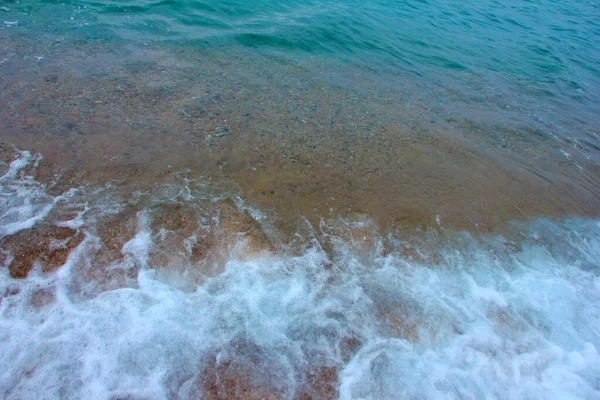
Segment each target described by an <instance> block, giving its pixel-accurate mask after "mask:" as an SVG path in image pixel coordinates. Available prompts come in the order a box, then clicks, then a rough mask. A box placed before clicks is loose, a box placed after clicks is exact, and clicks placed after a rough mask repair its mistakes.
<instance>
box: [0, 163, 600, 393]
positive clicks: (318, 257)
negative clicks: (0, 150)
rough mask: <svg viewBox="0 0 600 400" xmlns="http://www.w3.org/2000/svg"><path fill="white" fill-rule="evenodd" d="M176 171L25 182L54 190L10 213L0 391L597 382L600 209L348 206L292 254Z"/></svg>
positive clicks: (529, 387) (449, 387) (501, 386)
mask: <svg viewBox="0 0 600 400" xmlns="http://www.w3.org/2000/svg"><path fill="white" fill-rule="evenodd" d="M21 157H25V156H24V155H23V154H22V155H21ZM23 160H24V161H23V162H26V163H34V162H35V161H34V160H35V159H34V158H31V157H30V158H23ZM17 167H19V165H17V164H15V166H14V170H17ZM11 168H12V165H11ZM19 168H20V169H18V171H23V168H24V167H19ZM11 173H12V172H11ZM8 176H9V175H8V173H6V174H5V175H4V177H6V179H5V180H4V181H3V182H2V184H3V185H7V187H10V185H17V186H18V184H17V183H16V182H18V181H19V180H23V179H24V178H23V176H22V175H19V173H12V175H10V176H11V178H8ZM182 176H183V177H182ZM4 177H3V179H4ZM32 179H33V178H32ZM168 179H170V180H169V181H167V182H165V183H164V184H161V185H152V186H151V187H140V188H138V189H139V190H136V191H134V192H133V193H134V195H132V196H131V198H128V199H125V198H119V196H117V194H116V192H114V191H112V189H111V188H110V187H106V188H101V189H89V188H86V189H83V188H82V189H78V191H77V195H72V194H71V195H69V196H65V195H63V196H62V200H61V201H57V200H55V198H53V197H52V196H50V195H47V194H44V193H45V192H44V190H43V187H42V186H41V185H40V184H35V180H29V178H26V181H28V182H29V186H28V187H32V188H36V189H35V190H31V191H29V192H26V191H24V190H22V191H21V192H20V193H21V196H23V198H22V199H21V200H19V201H21V202H22V203H23V204H29V203H27V202H28V201H30V202H31V201H32V198H33V197H35V196H38V197H40V198H44V199H46V200H45V202H42V206H40V208H38V209H36V210H38V211H31V212H29V213H27V212H24V213H22V214H17V213H13V214H11V215H12V216H11V218H12V219H10V220H6V221H7V222H6V223H4V222H3V224H5V225H7V224H17V225H14V226H23V228H21V230H20V231H17V230H12V231H10V232H13V233H9V231H8V230H7V231H5V232H6V233H5V237H4V238H3V239H2V242H1V243H0V246H1V247H2V248H3V250H4V251H5V252H6V253H7V254H11V256H10V257H7V258H6V259H5V260H4V265H5V267H4V268H2V269H0V295H1V296H2V297H1V302H0V349H1V351H0V363H1V365H3V369H2V372H0V394H1V396H2V397H3V398H7V399H20V398H65V399H69V398H98V399H121V398H130V399H142V398H152V399H161V398H162V399H173V398H199V397H202V398H248V399H249V398H337V397H340V398H342V399H354V398H369V399H388V398H398V397H400V398H444V399H446V398H473V399H478V398H523V399H527V398H532V399H533V398H535V399H539V398H588V399H589V398H600V391H599V389H600V388H599V387H598V382H600V356H599V355H598V348H599V345H600V328H599V327H600V309H599V304H600V274H599V272H600V269H599V268H600V266H599V264H598V261H597V260H599V259H600V225H599V224H598V223H597V222H595V221H588V220H569V221H564V222H550V221H546V220H539V221H537V222H532V223H528V224H521V225H514V226H513V234H512V235H511V238H510V239H508V238H506V237H502V236H492V235H488V236H482V237H473V236H471V235H470V234H467V233H461V232H451V231H448V230H443V229H441V228H439V227H438V228H436V229H425V230H424V231H425V232H424V234H423V235H422V236H421V238H420V239H419V240H415V238H414V235H415V234H414V233H413V234H411V233H409V232H407V231H394V230H393V229H392V230H390V231H389V232H381V231H380V229H379V228H378V227H377V224H375V222H374V221H372V220H370V219H369V217H368V216H366V215H358V216H356V215H355V216H346V217H344V218H334V219H332V220H330V221H327V222H323V224H322V225H321V226H320V227H318V228H317V229H314V230H310V229H309V230H307V232H308V233H306V234H305V237H304V238H303V245H302V246H301V249H300V250H298V249H295V250H293V251H291V250H289V248H288V247H286V245H285V244H283V245H282V244H281V241H280V240H279V239H278V237H280V236H282V235H278V232H277V230H276V229H275V228H274V226H275V224H270V223H269V219H270V218H271V217H270V216H269V215H268V213H264V214H259V213H258V212H257V211H256V210H255V211H254V212H250V210H249V209H248V208H247V206H246V205H244V202H243V201H242V200H241V198H239V197H236V195H235V194H233V195H232V194H231V193H223V192H221V193H220V194H215V191H214V190H213V189H210V185H208V184H207V183H206V182H194V181H193V180H191V179H190V178H189V176H185V174H184V175H174V176H173V177H171V178H168ZM3 190H8V189H3ZM27 193H29V195H27ZM70 193H72V192H70ZM27 196H30V197H29V200H27ZM51 204H52V205H53V207H55V209H54V210H53V212H52V213H49V212H48V211H44V210H45V208H44V207H48V206H49V205H51ZM32 210H33V209H32ZM74 210H75V211H76V212H75V211H74ZM257 216H259V217H260V218H257ZM33 217H35V218H37V220H36V221H37V224H36V223H33V222H32V223H28V225H26V226H25V225H18V224H22V223H23V222H24V221H28V220H30V219H31V218H33ZM53 218H54V219H53ZM3 221H5V220H3ZM421 231H423V230H421ZM22 232H27V233H28V237H33V238H36V240H37V241H33V242H31V241H30V242H27V241H25V242H26V244H28V245H29V246H30V247H29V248H33V249H35V252H34V253H35V254H34V255H35V257H32V256H27V257H24V256H23V254H25V253H27V252H25V250H24V249H25V248H22V247H19V246H21V243H23V242H24V240H23V238H21V237H19V235H20V234H21V235H22V234H23V233H22ZM14 237H17V238H19V240H18V241H16V242H17V243H15V240H13V239H11V238H14ZM11 246H12V247H11ZM36 246H37V247H36ZM6 248H8V250H7V249H6ZM11 249H12V250H11ZM15 249H17V250H19V251H17V250H15ZM24 252H25V253H24ZM27 254H29V253H27ZM23 258H27V260H28V261H27V262H25V261H22V259H23ZM20 260H21V261H20ZM13 263H21V267H20V269H15V268H14V266H13ZM52 263H55V264H60V265H56V266H53V267H52V268H49V267H48V265H50V264H52ZM15 271H16V272H15ZM19 271H20V274H18V273H17V272H19ZM17 278H21V279H17Z"/></svg>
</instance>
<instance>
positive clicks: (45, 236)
mask: <svg viewBox="0 0 600 400" xmlns="http://www.w3.org/2000/svg"><path fill="white" fill-rule="evenodd" d="M84 238H85V235H84V234H83V233H82V232H80V231H78V230H75V229H72V228H68V227H59V226H55V225H51V224H38V225H36V226H35V227H33V228H31V229H25V230H22V231H19V232H17V233H15V234H13V235H9V236H6V237H4V238H2V240H0V248H1V249H2V250H3V253H4V257H3V258H4V260H2V261H3V263H7V262H8V263H9V264H8V265H5V266H7V267H8V268H9V270H10V275H11V276H12V277H13V278H25V277H27V274H29V272H30V271H31V270H32V269H33V268H34V267H35V266H36V262H39V263H40V265H41V268H42V271H43V272H51V271H54V270H56V269H57V268H59V267H60V266H62V265H63V264H64V263H65V262H66V261H67V258H68V257H69V254H70V253H71V250H73V249H74V248H75V247H77V246H78V245H79V244H80V243H81V242H82V241H83V239H84Z"/></svg>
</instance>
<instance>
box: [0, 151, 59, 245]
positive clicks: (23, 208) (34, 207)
mask: <svg viewBox="0 0 600 400" xmlns="http://www.w3.org/2000/svg"><path fill="white" fill-rule="evenodd" d="M41 160H42V156H41V155H40V154H35V155H32V154H31V153H30V152H28V151H21V152H19V153H18V154H17V158H16V159H15V160H14V161H12V162H11V163H10V165H9V167H8V169H7V170H6V171H5V172H4V174H3V175H2V176H0V199H2V201H1V202H0V238H1V237H3V236H6V235H12V234H14V233H16V232H18V231H20V230H23V229H28V228H31V227H32V226H33V225H35V224H36V223H37V222H38V221H40V220H42V219H43V218H44V217H45V216H46V215H47V214H48V212H50V210H51V209H52V207H53V206H54V204H55V203H56V202H57V201H58V200H59V198H56V197H53V196H50V195H48V194H47V193H46V188H45V186H44V185H42V184H41V183H39V182H38V181H36V180H35V179H34V177H33V176H32V175H31V174H29V173H27V171H26V169H27V167H28V166H30V167H32V168H35V167H36V166H37V164H38V163H39V162H40V161H41Z"/></svg>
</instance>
